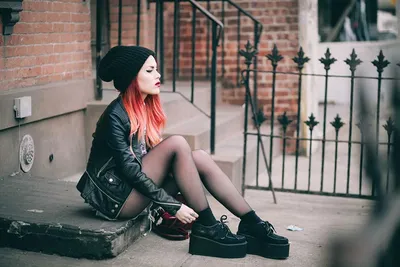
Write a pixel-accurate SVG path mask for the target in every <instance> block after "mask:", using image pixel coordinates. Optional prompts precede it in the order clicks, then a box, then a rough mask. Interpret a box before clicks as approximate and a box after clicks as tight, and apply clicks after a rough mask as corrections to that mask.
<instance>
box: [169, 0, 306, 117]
mask: <svg viewBox="0 0 400 267" xmlns="http://www.w3.org/2000/svg"><path fill="white" fill-rule="evenodd" d="M235 3H237V4H238V5H240V6H241V7H242V8H244V9H245V10H246V11H248V12H249V13H251V14H252V15H253V16H254V17H255V18H256V19H258V20H259V21H260V22H261V23H262V24H263V25H264V30H263V33H262V36H261V42H260V45H259V57H258V68H259V69H260V70H271V69H272V67H271V64H270V62H269V61H268V60H267V58H266V57H265V55H267V54H269V53H271V50H272V48H273V44H274V43H276V44H277V46H278V49H279V51H280V53H281V54H282V56H284V60H283V61H281V62H280V64H279V66H278V71H296V69H295V64H294V63H293V61H292V60H291V58H293V57H294V56H295V55H296V53H297V51H298V49H299V42H298V34H299V33H298V31H299V27H298V0H253V1H248V0H235ZM201 4H202V5H203V6H204V7H206V6H207V4H206V3H205V2H201ZM211 10H212V11H211V13H212V14H214V15H215V16H216V17H217V18H218V19H220V20H221V21H222V12H221V3H220V2H218V3H211ZM191 18H192V10H191V6H190V4H188V3H182V4H181V28H180V33H181V44H180V50H179V60H180V77H182V78H189V77H190V66H191V36H192V29H191ZM166 24H167V25H173V9H172V8H169V9H168V10H167V14H166ZM206 25H207V22H206V19H205V17H204V16H203V15H202V14H200V12H197V30H196V32H197V33H196V71H195V72H196V77H197V78H203V77H205V73H206V57H207V42H206V38H207V37H206V36H207V28H206ZM253 25H254V24H253V22H252V21H251V20H250V19H247V18H246V17H245V16H244V15H243V14H242V15H241V27H240V34H241V42H240V47H241V48H242V49H244V46H245V44H246V42H247V40H250V41H251V43H253V44H254V33H253V32H254V28H253ZM165 34H166V38H167V40H168V41H167V42H166V44H167V45H166V57H167V58H166V63H169V65H168V66H167V73H169V74H170V73H171V71H172V51H173V50H172V47H173V41H172V40H173V39H172V38H173V27H167V28H166V31H165ZM221 44H222V43H221ZM237 46H238V44H237V10H236V9H235V8H234V7H232V6H231V5H229V4H228V3H226V4H225V46H224V47H225V58H224V61H225V78H224V79H223V84H224V88H225V90H224V92H223V99H224V100H225V101H227V102H229V103H233V104H242V103H243V101H244V88H243V87H239V88H237V86H236V81H237V72H236V70H237V63H236V62H237V53H238V49H237ZM221 55H222V46H220V47H219V48H218V64H219V65H218V67H217V69H218V75H219V76H221V73H222V70H221V62H222V57H221ZM210 62H211V53H210ZM240 68H241V69H243V68H245V64H244V59H243V58H240ZM271 77H272V76H271V74H259V76H258V96H259V99H260V104H261V105H265V111H266V112H267V114H268V113H270V108H271V105H270V103H271V97H272V96H271V90H272V89H271V88H272V78H271ZM296 89H297V77H296V76H285V75H278V76H277V87H276V90H277V91H276V97H277V99H276V105H275V106H276V109H275V112H277V113H278V114H281V113H283V112H284V111H288V113H289V114H293V113H295V112H296V111H297V109H296V103H297V97H296V96H297V92H296V91H297V90H296Z"/></svg>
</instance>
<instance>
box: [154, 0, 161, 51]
mask: <svg viewBox="0 0 400 267" xmlns="http://www.w3.org/2000/svg"><path fill="white" fill-rule="evenodd" d="M155 1H156V30H155V32H156V35H155V37H154V51H155V52H156V55H157V57H158V56H160V53H159V52H158V32H159V30H160V29H159V24H160V18H159V16H160V1H161V0H155Z"/></svg>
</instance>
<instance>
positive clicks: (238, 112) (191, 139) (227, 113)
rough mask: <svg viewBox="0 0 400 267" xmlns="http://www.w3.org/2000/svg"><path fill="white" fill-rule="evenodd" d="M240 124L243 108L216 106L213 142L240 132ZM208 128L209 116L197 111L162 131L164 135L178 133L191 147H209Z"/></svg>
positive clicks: (209, 127)
mask: <svg viewBox="0 0 400 267" xmlns="http://www.w3.org/2000/svg"><path fill="white" fill-rule="evenodd" d="M242 125H243V109H242V108H241V107H238V106H228V105H225V106H224V105H222V106H218V107H217V111H216V129H215V133H216V136H215V142H216V143H218V142H221V141H223V140H225V139H226V138H229V137H231V136H232V135H235V134H236V133H238V132H240V131H241V129H242V127H243V126H242ZM210 129H211V126H210V118H208V117H207V116H206V115H204V114H202V113H200V112H199V114H198V115H197V116H195V117H192V118H191V119H188V120H182V121H181V123H179V124H174V125H172V126H169V127H167V128H166V129H165V131H164V137H167V136H171V135H176V134H179V135H182V136H183V137H185V139H186V140H187V141H188V143H189V145H190V146H191V148H192V149H209V148H210Z"/></svg>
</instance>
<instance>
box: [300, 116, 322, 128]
mask: <svg viewBox="0 0 400 267" xmlns="http://www.w3.org/2000/svg"><path fill="white" fill-rule="evenodd" d="M304 123H305V124H306V125H307V126H308V128H309V129H310V131H312V130H314V127H315V126H316V125H317V124H318V123H319V121H316V120H315V117H314V113H311V115H310V116H309V117H308V120H307V121H305V122H304Z"/></svg>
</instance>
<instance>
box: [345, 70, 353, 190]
mask: <svg viewBox="0 0 400 267" xmlns="http://www.w3.org/2000/svg"><path fill="white" fill-rule="evenodd" d="M350 90H351V92H350V119H349V147H348V151H347V154H348V158H347V184H346V194H348V193H349V186H350V166H351V165H350V163H351V144H352V143H351V137H352V132H353V101H354V70H352V71H351V88H350Z"/></svg>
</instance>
